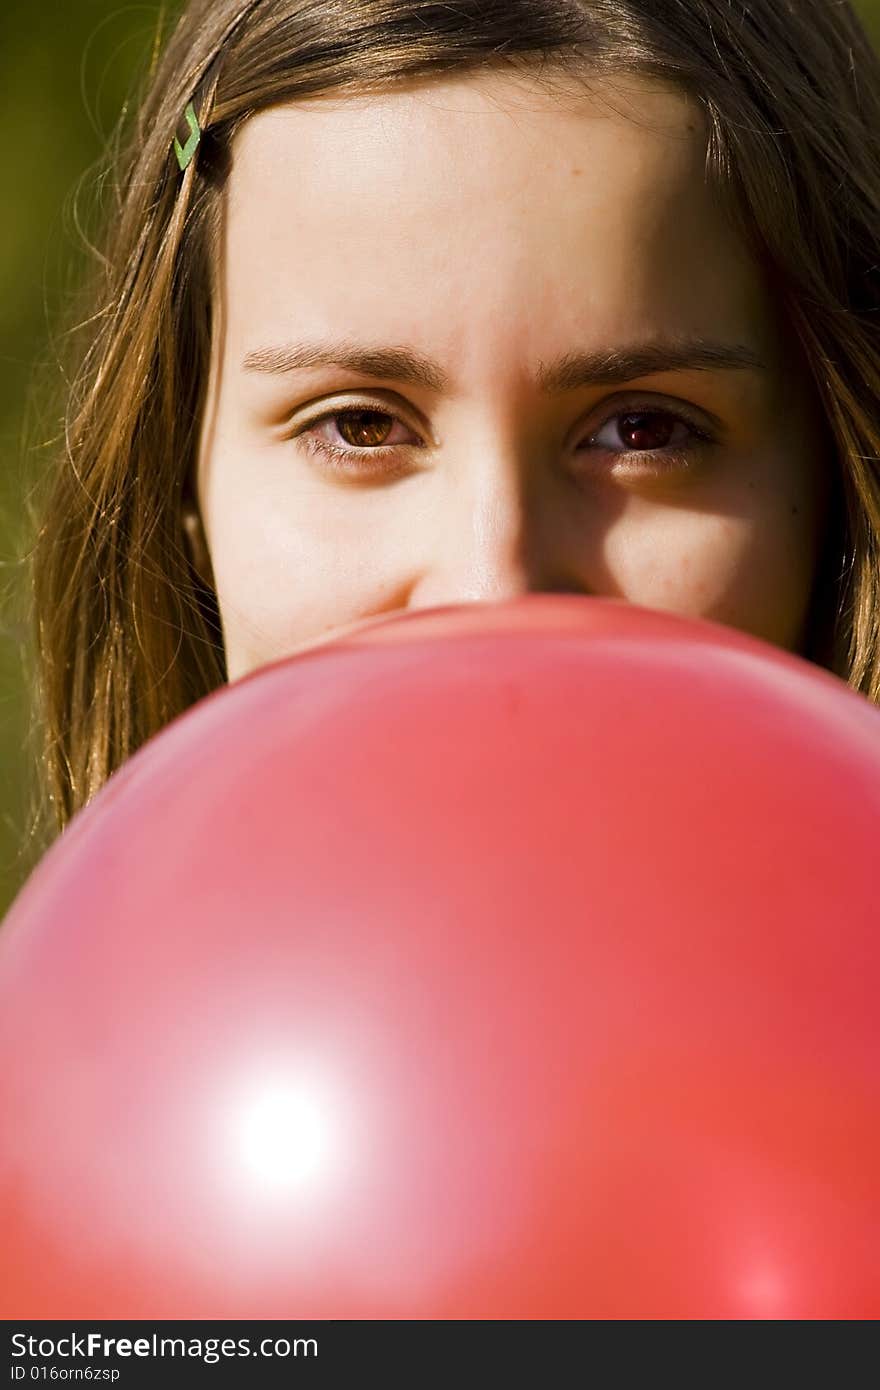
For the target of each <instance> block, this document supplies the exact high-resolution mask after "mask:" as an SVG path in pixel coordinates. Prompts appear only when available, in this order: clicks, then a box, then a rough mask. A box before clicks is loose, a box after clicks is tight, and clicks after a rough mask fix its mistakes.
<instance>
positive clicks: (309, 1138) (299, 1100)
mask: <svg viewBox="0 0 880 1390" xmlns="http://www.w3.org/2000/svg"><path fill="white" fill-rule="evenodd" d="M236 1128H237V1130H238V1134H239V1136H240V1143H241V1155H242V1158H243V1160H244V1163H245V1166H246V1168H247V1171H248V1173H249V1174H250V1175H251V1177H252V1178H253V1179H254V1180H255V1181H256V1182H257V1183H259V1184H260V1186H261V1187H262V1188H264V1189H267V1190H268V1189H271V1190H272V1191H274V1192H287V1191H292V1190H294V1189H298V1188H302V1187H303V1186H305V1185H306V1184H308V1185H309V1186H311V1185H312V1184H313V1183H314V1182H315V1181H316V1180H317V1179H318V1178H320V1177H321V1175H322V1173H323V1170H324V1168H325V1165H326V1163H327V1160H328V1157H329V1154H330V1148H331V1145H330V1132H329V1131H330V1124H329V1116H328V1114H327V1105H326V1101H325V1102H324V1103H322V1098H321V1096H320V1094H318V1093H317V1092H315V1091H314V1090H312V1089H310V1088H308V1087H305V1086H303V1085H297V1084H294V1083H291V1082H277V1081H276V1082H269V1083H263V1084H262V1085H261V1086H260V1087H259V1089H257V1090H255V1091H254V1092H252V1093H251V1094H250V1095H249V1096H248V1097H247V1098H246V1100H245V1101H244V1103H243V1105H242V1107H241V1110H240V1112H239V1115H238V1116H237V1124H236Z"/></svg>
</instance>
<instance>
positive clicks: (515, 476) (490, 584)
mask: <svg viewBox="0 0 880 1390" xmlns="http://www.w3.org/2000/svg"><path fill="white" fill-rule="evenodd" d="M450 472H452V470H450ZM542 487H543V489H544V490H543V491H542V490H541V489H542ZM551 503H552V498H551V496H550V495H549V491H548V487H547V484H546V483H545V482H543V483H542V482H539V480H536V479H534V478H531V477H529V476H528V474H527V471H526V469H525V468H524V466H523V464H522V461H521V459H520V460H519V461H517V460H516V459H514V458H513V457H511V456H510V455H508V454H501V453H497V452H496V453H495V454H494V455H493V456H492V457H491V458H490V459H489V460H488V461H487V459H486V458H485V457H484V458H483V459H482V460H481V462H480V464H479V466H477V467H475V468H474V469H473V470H471V472H470V476H469V477H468V478H467V481H465V479H464V478H461V477H459V478H457V479H456V485H455V486H450V489H449V493H448V495H447V496H446V498H445V499H444V503H443V505H441V506H438V509H437V512H436V515H435V516H434V518H433V520H432V523H431V525H430V526H429V528H428V531H427V535H426V536H425V546H426V548H425V551H424V552H423V555H422V556H420V577H419V580H418V582H417V583H416V585H415V586H414V588H413V590H412V592H411V594H410V602H409V606H410V607H428V606H435V605H436V606H439V605H443V604H448V603H466V602H470V601H476V602H492V601H499V600H503V599H510V598H516V597H518V596H519V595H521V594H526V593H531V592H553V593H564V592H583V589H582V586H581V585H580V583H579V582H578V579H577V577H576V576H574V575H572V574H570V573H566V572H565V569H564V555H563V554H562V537H561V536H560V535H559V533H558V528H556V529H554V525H553V516H552V508H551ZM557 504H558V499H557Z"/></svg>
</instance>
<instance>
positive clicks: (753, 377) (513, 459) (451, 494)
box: [188, 71, 830, 680]
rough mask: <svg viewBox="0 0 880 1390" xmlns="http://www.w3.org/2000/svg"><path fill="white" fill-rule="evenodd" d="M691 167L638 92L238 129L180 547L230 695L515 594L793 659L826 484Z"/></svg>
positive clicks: (398, 105) (466, 86)
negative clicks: (688, 625)
mask: <svg viewBox="0 0 880 1390" xmlns="http://www.w3.org/2000/svg"><path fill="white" fill-rule="evenodd" d="M704 153H705V134H704V127H703V125H702V122H701V119H700V115H699V110H698V108H697V106H696V105H695V104H694V103H693V102H691V101H689V100H688V99H687V98H685V97H684V96H683V95H680V94H678V93H677V92H673V91H672V90H671V89H668V88H664V87H661V86H659V85H658V84H651V85H649V84H647V83H646V82H643V81H641V80H638V79H635V78H626V79H620V80H619V81H617V82H615V83H614V84H613V85H612V84H610V83H609V82H608V81H607V80H605V81H603V82H600V83H596V84H594V86H593V89H592V95H591V96H589V97H588V96H587V95H585V94H584V93H583V92H582V91H579V90H576V89H575V87H574V86H573V85H571V84H569V85H568V86H566V87H565V88H564V89H562V88H561V89H560V90H559V92H558V93H557V94H556V95H553V96H551V95H548V94H547V93H546V92H545V91H544V90H542V88H541V87H540V86H539V85H538V84H537V83H535V84H533V83H532V82H531V81H530V80H527V79H525V78H523V77H515V76H514V75H512V74H505V73H502V72H500V71H493V72H490V73H488V74H481V75H479V76H467V77H463V78H462V77H457V78H454V79H450V80H448V81H446V80H444V81H438V80H432V81H430V82H421V83H415V82H413V83H411V84H408V85H407V86H406V87H401V88H400V89H399V90H397V91H395V92H394V93H393V94H389V95H383V96H381V97H380V96H371V97H363V98H353V97H350V96H346V97H345V98H343V99H339V98H336V99H330V98H321V99H316V100H310V101H308V102H298V103H296V104H292V105H288V106H284V107H280V108H276V109H274V110H271V111H266V112H263V113H261V114H259V115H257V116H256V117H254V118H253V119H251V120H250V121H248V122H247V124H246V125H245V126H244V127H243V129H242V130H241V132H240V133H239V135H238V136H237V138H236V141H235V144H234V150H233V165H232V170H231V174H230V179H229V183H228V187H227V201H226V208H225V214H224V227H223V236H222V246H221V252H222V254H221V258H220V295H219V317H218V331H217V332H216V334H215V341H214V361H213V364H212V372H211V381H210V383H209V392H208V398H207V402H206V409H205V415H204V420H203V426H202V432H201V442H200V450H199V464H198V477H197V499H198V504H199V510H200V513H201V525H202V527H203V531H202V530H200V527H199V522H198V520H197V519H196V520H195V521H193V520H192V519H190V521H189V523H188V532H189V535H190V540H191V544H192V546H193V554H194V556H195V558H196V563H197V564H198V565H199V568H200V569H201V570H202V572H203V574H205V575H206V577H207V578H208V579H209V582H211V583H212V584H213V586H214V588H215V590H216V593H217V598H218V604H219V609H220V616H221V620H222V624H223V631H224V639H225V645H226V654H227V665H228V672H229V678H230V680H234V679H236V678H237V677H239V676H242V675H244V674H246V673H247V672H248V671H250V670H252V669H254V668H255V667H257V666H260V665H262V664H263V663H265V662H267V661H271V660H274V659H276V658H278V657H281V656H284V655H286V654H288V653H291V652H293V651H295V650H298V649H300V648H302V647H305V646H307V645H309V644H311V643H313V642H315V641H319V640H326V639H327V638H328V637H329V636H332V635H333V634H334V633H335V632H336V631H337V630H339V629H341V628H343V627H346V626H349V625H351V624H352V623H356V622H358V621H359V620H361V619H364V618H368V617H371V616H374V615H377V614H381V613H385V612H389V611H391V610H396V609H400V610H404V609H415V608H424V607H428V606H434V605H439V604H450V603H460V602H467V601H474V600H484V601H485V600H489V601H492V600H499V599H506V598H510V597H513V596H515V595H519V594H524V593H528V592H531V591H547V592H563V591H564V592H567V593H578V594H592V595H604V596H609V597H615V598H623V599H626V600H629V601H630V602H632V603H637V604H643V605H646V606H647V607H650V608H659V609H665V610H668V611H670V612H675V613H680V614H682V615H686V616H694V617H700V616H702V617H706V618H711V619H715V620H716V621H718V622H721V623H726V624H729V625H731V626H733V627H737V628H741V629H743V630H745V631H747V632H751V633H754V634H756V635H757V636H759V637H763V638H765V639H766V640H768V641H770V642H773V643H776V644H778V645H779V646H781V647H785V648H788V649H790V650H794V651H798V650H801V649H802V644H803V642H804V640H805V624H806V622H807V618H808V609H809V603H810V597H811V590H812V587H813V580H814V576H815V573H816V567H817V562H818V557H819V553H820V546H821V542H822V537H823V530H824V517H825V510H826V503H827V501H828V497H829V486H830V483H829V475H830V462H829V460H828V458H827V457H826V450H825V445H824V442H823V441H824V434H823V430H822V426H821V420H820V418H819V417H818V416H817V408H816V406H815V404H814V402H813V400H812V398H811V395H810V393H809V392H808V391H807V389H806V387H805V385H804V377H803V373H802V370H801V368H800V366H799V364H798V360H797V358H796V357H795V356H794V354H793V353H792V351H791V349H790V348H788V347H787V346H786V344H785V342H784V340H783V338H782V335H781V333H780V330H779V327H778V324H777V322H776V321H775V317H774V314H773V311H772V307H771V304H770V303H769V302H768V298H767V294H766V290H765V288H764V285H763V283H762V279H761V276H760V274H759V273H758V271H757V270H756V268H755V267H754V266H753V265H752V264H751V262H750V260H749V259H748V257H747V256H746V254H745V252H744V250H743V249H742V247H741V245H740V244H739V242H738V240H737V238H736V237H735V236H734V234H733V232H732V231H731V230H730V229H729V227H728V226H727V225H726V223H725V221H724V220H723V218H722V216H721V213H720V211H719V210H718V208H717V207H716V205H715V204H714V202H713V199H712V197H711V196H710V191H709V188H708V187H707V185H706V183H705V182H704V173H703V171H704Z"/></svg>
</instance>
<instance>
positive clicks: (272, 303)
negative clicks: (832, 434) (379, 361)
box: [222, 73, 767, 369]
mask: <svg viewBox="0 0 880 1390" xmlns="http://www.w3.org/2000/svg"><path fill="white" fill-rule="evenodd" d="M705 148H706V137H705V130H704V126H703V122H702V119H701V116H700V112H699V110H698V108H697V106H696V104H695V103H694V102H693V101H692V100H691V99H689V98H688V97H687V96H686V95H684V94H683V93H680V92H678V91H675V90H673V89H671V88H670V87H668V86H665V85H663V84H659V83H648V82H646V81H644V80H642V79H638V78H635V77H632V76H627V77H625V78H624V77H620V78H615V79H613V80H611V79H606V80H604V81H601V82H600V81H598V80H597V81H596V82H595V83H594V84H593V85H592V87H591V89H590V91H584V90H583V89H581V90H575V88H574V86H572V87H571V89H570V90H569V91H568V92H567V93H566V94H562V95H560V94H559V93H558V91H557V89H556V87H554V89H553V91H552V92H547V91H546V90H544V89H543V88H542V87H541V85H540V84H539V83H538V82H529V81H526V80H524V79H523V78H522V76H520V75H517V76H509V77H508V76H507V75H505V74H499V73H492V74H488V75H482V74H481V75H480V76H477V77H474V76H467V77H461V78H456V79H450V80H444V81H442V82H441V81H433V82H430V83H414V84H413V85H412V87H411V88H407V89H404V90H399V89H398V90H395V91H394V92H393V93H386V94H383V95H380V96H369V97H366V96H360V97H346V98H343V99H340V98H339V97H338V96H336V97H335V98H321V99H318V100H309V101H305V102H297V103H291V104H288V105H286V106H283V107H278V108H274V109H271V110H268V111H265V112H261V113H260V114H258V115H257V116H256V117H254V118H252V120H251V121H249V122H248V123H247V124H246V125H245V126H244V127H243V128H242V130H241V131H240V133H239V135H238V136H237V138H236V143H235V147H234V158H233V164H232V170H231V174H230V179H229V184H228V187H227V198H226V206H225V211H224V218H225V227H224V244H225V254H224V266H223V274H222V283H223V287H224V299H225V305H224V311H225V315H226V321H227V343H228V347H229V350H230V352H235V353H236V354H237V356H238V357H239V359H240V358H241V357H242V356H243V355H247V354H248V353H251V354H252V353H253V352H254V351H258V350H260V349H261V348H263V347H264V346H266V345H269V344H272V343H275V342H280V341H282V340H283V339H284V337H285V335H288V336H289V329H290V327H291V325H292V324H293V323H294V322H295V323H296V325H297V328H298V330H301V331H302V332H304V334H305V336H314V335H322V334H323V335H326V334H327V333H335V334H336V335H337V336H339V335H340V334H345V335H347V336H351V337H353V338H358V339H364V338H377V337H378V338H382V339H388V340H389V341H392V340H399V341H413V339H414V338H418V337H419V336H421V337H422V338H423V339H424V341H425V346H426V347H428V346H430V348H431V349H432V350H434V351H437V350H440V351H445V353H446V354H448V356H449V357H450V359H452V358H457V359H458V360H459V361H461V360H462V355H464V356H467V354H468V353H469V352H474V353H475V354H477V355H479V353H480V352H481V351H482V352H485V354H486V355H487V360H488V358H489V357H492V356H495V357H496V358H497V353H498V345H499V343H500V342H501V341H502V339H503V341H504V343H505V344H514V343H515V344H516V345H517V348H518V350H520V349H521V350H522V351H530V352H533V353H534V354H536V355H539V356H540V355H542V354H543V353H544V352H547V351H553V350H555V348H557V347H558V343H559V341H560V337H565V336H566V335H568V336H570V337H572V339H574V338H577V337H581V338H583V337H584V335H586V336H587V337H588V338H593V339H595V340H596V341H599V340H603V339H609V338H620V337H621V335H623V336H629V337H631V338H633V339H635V338H644V337H645V336H646V334H647V335H648V336H650V334H652V333H654V334H679V335H688V334H691V335H693V334H703V335H707V334H710V335H714V336H716V337H717V335H718V333H719V332H725V333H727V334H729V335H730V334H732V335H734V336H738V337H739V338H740V339H747V340H751V341H752V342H753V343H755V346H759V345H760V346H761V347H765V346H766V335H767V322H766V320H767V306H766V305H765V303H764V293H763V286H762V282H761V280H760V277H759V275H758V273H757V271H756V268H755V267H754V266H753V265H752V263H751V261H750V259H749V257H748V255H747V253H746V250H745V248H744V247H743V246H742V245H741V243H740V242H739V240H738V238H737V236H736V234H735V233H734V231H733V229H732V228H731V227H730V226H729V225H728V224H727V223H726V221H725V219H724V216H723V213H722V210H721V207H720V205H719V203H718V200H717V198H716V197H715V196H714V194H713V190H712V188H711V187H710V185H709V183H708V182H707V180H706V177H705ZM473 365H474V367H475V369H478V362H477V361H476V360H475V361H474V364H473Z"/></svg>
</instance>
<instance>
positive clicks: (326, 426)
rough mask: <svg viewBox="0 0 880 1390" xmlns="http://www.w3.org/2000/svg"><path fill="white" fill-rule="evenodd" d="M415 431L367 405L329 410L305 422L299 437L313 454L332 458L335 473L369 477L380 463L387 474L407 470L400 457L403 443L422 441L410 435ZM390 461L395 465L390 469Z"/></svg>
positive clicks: (298, 433)
mask: <svg viewBox="0 0 880 1390" xmlns="http://www.w3.org/2000/svg"><path fill="white" fill-rule="evenodd" d="M411 433H412V432H411V431H407V427H406V426H405V425H404V424H403V423H402V421H400V420H399V419H398V417H397V416H396V415H392V414H391V413H390V412H389V411H387V410H380V409H379V408H378V407H377V406H367V405H363V406H356V407H347V408H346V409H345V410H334V411H328V412H327V414H326V415H320V416H318V418H317V419H315V420H310V421H309V422H308V423H307V424H305V425H303V426H302V428H301V429H300V430H299V431H297V435H296V436H295V438H302V441H303V446H304V447H305V448H306V449H308V450H309V452H310V453H314V454H319V455H322V456H323V457H324V458H329V459H330V461H331V462H332V465H333V469H334V471H335V472H339V473H349V474H351V475H352V476H354V477H357V476H361V477H367V478H369V477H370V476H371V472H374V471H378V470H377V469H374V467H373V465H374V464H377V463H381V464H382V465H383V466H382V470H381V471H382V474H383V476H385V477H388V476H391V475H392V474H393V473H394V472H395V470H396V471H397V473H403V472H406V471H407V465H406V463H405V461H402V460H401V459H400V457H399V451H400V447H401V445H413V444H420V443H421V442H422V441H421V440H420V439H419V438H418V437H417V436H415V437H414V438H409V437H408V434H411ZM328 436H329V438H328ZM389 461H390V462H392V464H393V466H392V468H391V469H390V470H389V468H388V466H387V465H388V463H389Z"/></svg>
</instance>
